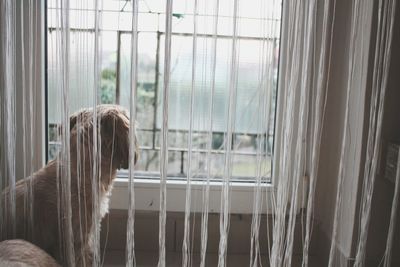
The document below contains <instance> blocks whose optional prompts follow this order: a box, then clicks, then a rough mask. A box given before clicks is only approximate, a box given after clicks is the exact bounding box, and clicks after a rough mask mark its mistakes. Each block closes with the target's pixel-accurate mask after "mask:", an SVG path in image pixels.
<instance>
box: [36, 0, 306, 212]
mask: <svg viewBox="0 0 400 267" xmlns="http://www.w3.org/2000/svg"><path fill="white" fill-rule="evenodd" d="M283 1H285V0H283ZM41 2H42V3H43V5H42V7H41V8H42V14H44V16H42V17H43V18H44V23H43V24H42V25H39V27H41V29H40V30H41V31H44V32H43V34H42V38H41V41H42V49H43V50H42V52H43V55H44V64H42V67H43V66H44V71H43V75H42V77H43V79H44V83H43V88H42V89H43V98H44V100H45V103H46V104H45V105H44V106H45V110H44V114H43V116H42V117H43V126H44V131H43V136H42V139H43V140H44V144H43V147H45V151H43V154H44V157H45V162H47V161H48V129H47V128H48V121H47V115H48V108H47V103H48V99H47V90H48V87H47V86H48V85H47V82H48V81H47V5H46V1H41ZM282 7H285V5H283V4H282ZM285 17H286V16H285V11H284V10H283V8H282V16H281V29H280V43H279V59H278V80H277V100H276V111H275V122H274V123H275V126H274V141H273V149H272V150H273V152H272V154H273V156H272V157H273V159H274V158H276V157H277V155H279V150H278V149H277V147H276V145H275V144H277V143H279V137H280V132H279V129H280V124H281V120H282V101H283V99H282V98H283V97H282V95H284V94H283V93H282V90H283V88H282V87H281V86H280V85H281V84H282V83H281V79H282V75H281V73H283V72H284V69H285V66H284V64H283V62H285V60H284V58H283V56H284V54H283V53H281V51H283V47H284V40H285V39H286V38H285V35H286V31H285V29H284V25H285V24H284V20H285ZM156 33H157V32H156ZM119 34H120V33H119V31H117V35H118V37H119V38H120V36H119ZM178 35H179V34H178ZM183 35H185V34H183ZM226 37H228V36H226ZM245 38H246V39H247V37H245ZM248 39H254V38H252V37H249V38H248ZM267 135H268V134H267ZM275 164H276V161H275V160H272V166H271V168H272V170H271V178H270V181H269V182H263V183H262V184H261V187H262V190H263V191H264V192H265V193H266V194H263V203H264V202H265V203H266V204H267V205H262V207H261V211H260V212H261V213H262V214H270V213H272V212H273V207H272V201H268V200H272V199H273V197H274V195H275V194H274V193H275V192H276V191H277V190H276V189H277V181H276V177H275V175H274V169H275V168H276V166H275ZM43 165H44V164H43ZM170 178H171V179H168V181H167V199H168V201H167V211H171V212H184V211H185V203H184V200H185V195H186V181H185V180H183V179H182V178H181V177H180V178H178V177H170ZM305 181H306V179H301V181H300V183H301V184H300V186H301V187H300V188H302V186H303V184H304V182H305ZM205 185H206V182H205V181H192V193H194V194H193V195H192V196H193V200H192V209H191V211H193V212H201V211H203V210H202V206H201V204H202V201H201V196H202V193H203V192H204V190H205ZM209 185H210V209H209V212H219V209H220V194H221V192H222V182H221V181H210V183H209ZM230 186H231V193H232V195H231V203H230V213H232V214H251V213H252V211H253V195H254V192H255V188H256V182H255V181H254V182H248V181H233V182H231V183H230ZM134 187H135V205H136V210H144V211H158V210H159V207H160V205H159V198H160V189H159V177H157V176H154V177H150V178H145V179H144V178H143V177H137V176H136V177H135V186H134ZM300 191H301V192H300V194H299V198H300V199H301V200H302V201H298V203H299V205H298V207H297V211H300V208H301V207H304V203H305V200H304V196H303V193H304V192H303V190H300ZM128 195H129V192H128V179H127V177H126V172H124V171H122V172H118V173H117V178H116V180H115V182H114V189H113V193H112V195H111V198H110V199H111V201H110V208H111V209H122V210H126V209H128Z"/></svg>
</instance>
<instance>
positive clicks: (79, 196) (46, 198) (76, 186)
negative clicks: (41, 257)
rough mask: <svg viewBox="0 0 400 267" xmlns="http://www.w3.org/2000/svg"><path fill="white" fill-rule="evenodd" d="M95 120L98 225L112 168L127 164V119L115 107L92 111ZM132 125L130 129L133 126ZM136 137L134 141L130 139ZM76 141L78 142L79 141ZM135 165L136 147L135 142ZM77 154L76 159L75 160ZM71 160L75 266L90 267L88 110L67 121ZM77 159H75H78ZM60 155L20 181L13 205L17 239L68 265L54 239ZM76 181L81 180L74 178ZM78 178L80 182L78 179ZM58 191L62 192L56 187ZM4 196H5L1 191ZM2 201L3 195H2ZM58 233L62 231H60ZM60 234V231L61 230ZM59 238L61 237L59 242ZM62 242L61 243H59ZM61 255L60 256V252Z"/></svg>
mask: <svg viewBox="0 0 400 267" xmlns="http://www.w3.org/2000/svg"><path fill="white" fill-rule="evenodd" d="M96 112H97V118H98V120H97V121H98V123H97V127H98V132H99V134H98V142H101V149H100V150H99V151H98V153H100V151H101V154H99V155H101V166H100V168H99V172H98V177H97V179H98V181H99V187H100V192H99V203H98V204H99V205H98V207H99V210H98V212H97V214H99V218H98V220H97V221H98V223H99V224H100V222H101V219H102V218H103V217H104V215H105V214H106V213H107V212H108V198H109V195H110V193H111V189H112V184H113V180H114V178H115V176H116V171H117V169H120V168H128V166H129V127H130V125H129V118H128V115H127V112H126V111H125V110H124V109H123V108H121V107H119V106H115V105H100V106H98V107H97V108H96ZM132 127H134V126H132ZM135 139H136V138H135ZM78 140H80V141H79V142H78ZM135 148H136V149H135V155H134V159H135V162H136V160H137V158H138V154H137V153H138V148H137V143H136V142H135ZM78 155H79V157H78ZM70 157H71V165H70V166H71V167H70V171H71V208H72V231H73V235H74V240H73V242H74V244H73V245H74V250H75V264H76V266H91V265H92V254H93V248H92V235H93V229H94V226H93V225H92V215H93V213H94V212H93V205H92V204H93V203H92V180H93V111H92V109H86V110H82V111H80V112H77V113H75V114H73V115H72V116H71V117H70ZM79 158H80V160H79ZM61 164H62V162H61V160H60V155H59V156H58V157H57V158H56V159H55V160H52V161H49V163H48V164H47V165H46V166H45V167H43V168H42V169H40V170H39V171H38V172H36V173H34V174H33V175H32V176H31V177H28V178H26V179H23V180H21V181H19V182H18V183H17V185H16V205H17V238H22V239H27V240H30V241H32V243H34V244H36V245H37V246H39V247H40V248H42V249H43V250H45V251H46V252H48V253H49V254H50V255H52V256H53V257H54V258H55V259H56V260H57V261H59V262H60V263H61V264H62V265H67V264H68V261H67V260H66V259H65V257H63V254H65V245H66V244H64V243H65V242H60V240H59V226H64V225H65V220H64V219H63V220H62V221H59V219H58V218H59V215H60V214H61V216H62V215H63V214H64V213H63V212H62V211H63V208H64V206H61V213H59V212H60V210H58V207H57V206H58V204H59V203H60V201H59V197H60V194H61V192H60V191H61V190H62V187H61V186H60V184H57V181H58V179H57V178H56V177H57V173H58V171H59V170H60V165H61ZM78 177H80V179H78ZM78 180H79V181H78ZM30 183H32V188H33V205H34V208H33V221H34V223H33V227H34V229H32V231H31V234H32V236H31V239H28V238H27V237H26V231H25V229H26V227H27V225H28V218H26V217H25V213H26V212H24V201H25V198H26V197H27V195H28V191H27V189H28V188H29V184H30ZM60 188H61V189H60ZM5 194H6V195H7V192H5ZM3 197H5V198H7V196H3ZM61 229H62V228H61ZM62 231H63V232H64V234H65V229H64V230H62ZM63 239H64V238H63ZM62 241H64V240H62ZM63 251H64V252H63Z"/></svg>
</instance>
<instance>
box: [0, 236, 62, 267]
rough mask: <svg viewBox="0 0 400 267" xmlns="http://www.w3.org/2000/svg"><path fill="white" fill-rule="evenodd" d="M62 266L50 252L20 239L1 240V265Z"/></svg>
mask: <svg viewBox="0 0 400 267" xmlns="http://www.w3.org/2000/svg"><path fill="white" fill-rule="evenodd" d="M28 266H29V267H60V265H59V264H58V263H57V262H56V260H55V259H53V258H52V257H51V256H50V255H49V254H47V253H46V252H44V251H43V250H42V249H40V248H38V247H37V246H35V245H33V244H31V243H29V242H27V241H25V240H20V239H15V240H14V239H13V240H5V241H2V242H0V267H28Z"/></svg>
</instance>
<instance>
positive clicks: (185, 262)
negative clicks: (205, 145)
mask: <svg viewBox="0 0 400 267" xmlns="http://www.w3.org/2000/svg"><path fill="white" fill-rule="evenodd" d="M197 13H198V1H197V0H195V1H194V10H193V50H192V84H191V90H190V104H189V109H190V111H189V137H188V162H187V177H186V199H185V218H184V230H183V245H182V266H184V267H187V266H191V254H192V253H191V249H190V245H191V244H190V209H191V203H192V197H191V196H192V187H191V185H192V181H191V180H192V160H193V152H192V147H193V145H192V140H193V120H194V118H193V110H194V97H195V92H194V91H195V88H196V63H197V60H196V58H197Z"/></svg>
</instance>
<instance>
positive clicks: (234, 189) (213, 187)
mask: <svg viewBox="0 0 400 267" xmlns="http://www.w3.org/2000/svg"><path fill="white" fill-rule="evenodd" d="M255 185H256V183H253V182H248V183H246V182H232V183H231V184H230V189H231V190H230V196H231V199H230V212H231V213H240V214H251V213H253V196H254V190H255ZM191 186H192V189H191V190H192V200H191V202H192V203H191V204H192V205H191V209H190V210H191V212H202V211H203V210H202V209H203V198H202V195H203V191H205V188H206V183H205V182H201V181H193V182H192V184H191ZM134 187H135V209H136V210H145V211H159V210H160V183H159V180H157V179H150V178H136V179H135V184H134ZM221 189H222V183H221V182H214V181H213V182H210V196H209V212H211V213H218V212H219V211H220V204H221ZM261 190H262V199H263V200H262V207H261V213H264V214H266V213H270V212H271V211H272V205H271V204H272V196H273V192H274V190H275V188H274V186H273V185H271V184H262V186H261ZM266 196H267V197H268V201H266ZM185 201H186V181H182V180H180V181H178V180H168V181H167V211H172V212H184V211H185ZM267 203H268V205H267ZM110 208H111V209H128V179H127V178H116V180H115V181H114V189H113V192H112V195H111V202H110Z"/></svg>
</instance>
